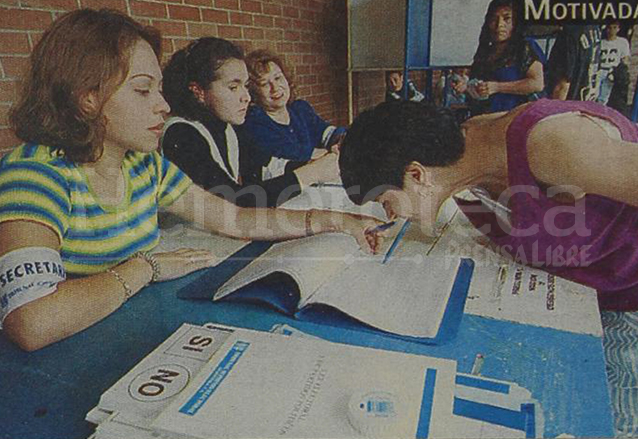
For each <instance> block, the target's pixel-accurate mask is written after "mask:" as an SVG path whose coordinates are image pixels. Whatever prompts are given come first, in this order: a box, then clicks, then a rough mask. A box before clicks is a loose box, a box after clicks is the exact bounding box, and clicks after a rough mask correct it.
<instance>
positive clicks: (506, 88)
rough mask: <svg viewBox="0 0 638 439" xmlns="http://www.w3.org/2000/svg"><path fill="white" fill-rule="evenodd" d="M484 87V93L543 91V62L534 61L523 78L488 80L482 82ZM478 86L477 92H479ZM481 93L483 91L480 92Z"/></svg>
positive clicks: (518, 93) (520, 93)
mask: <svg viewBox="0 0 638 439" xmlns="http://www.w3.org/2000/svg"><path fill="white" fill-rule="evenodd" d="M483 86H484V87H486V89H487V90H486V93H487V94H488V96H489V95H491V94H494V93H510V94H517V95H527V94H530V93H536V92H540V91H543V88H544V87H545V81H544V79H543V64H541V63H540V62H539V61H534V62H533V63H532V65H531V66H530V67H529V69H527V73H526V75H525V78H523V79H519V80H518V81H507V82H492V81H488V82H485V83H484V84H483ZM480 87H481V86H479V92H481V89H480ZM482 94H483V93H482Z"/></svg>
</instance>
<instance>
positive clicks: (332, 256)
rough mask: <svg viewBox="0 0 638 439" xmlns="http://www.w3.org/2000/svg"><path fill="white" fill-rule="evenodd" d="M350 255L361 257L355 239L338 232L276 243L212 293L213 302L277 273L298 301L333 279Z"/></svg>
mask: <svg viewBox="0 0 638 439" xmlns="http://www.w3.org/2000/svg"><path fill="white" fill-rule="evenodd" d="M353 255H363V253H362V251H361V250H360V249H359V245H358V244H357V242H356V241H355V239H354V238H353V237H351V236H349V235H344V234H341V233H325V234H321V235H316V236H310V237H307V238H301V239H295V240H291V241H285V242H281V243H277V244H275V245H273V246H272V247H271V248H269V249H268V250H267V251H266V252H265V253H264V254H263V255H261V256H260V257H259V258H257V259H255V260H254V261H252V262H251V263H250V264H249V265H248V266H247V267H246V268H244V269H243V270H241V271H239V272H238V273H237V274H236V275H234V276H233V277H232V278H230V279H229V280H228V282H226V283H225V284H224V285H222V286H221V288H220V289H219V290H218V291H217V293H215V296H214V300H216V299H221V298H223V297H224V296H226V295H228V294H230V293H231V292H233V291H235V290H237V289H239V288H241V287H243V286H245V285H248V284H250V283H251V282H253V281H255V280H257V279H260V278H261V277H263V276H265V275H266V274H269V273H272V272H275V271H278V272H282V273H286V274H288V275H290V276H291V277H292V278H293V279H294V280H295V282H297V284H298V285H299V290H300V294H301V302H303V301H304V300H305V299H306V298H307V297H308V296H309V295H311V294H312V293H313V292H314V291H315V290H316V289H317V288H319V286H320V285H321V284H323V283H324V282H326V281H327V280H328V279H331V278H332V277H334V276H335V273H337V272H339V271H341V270H342V269H343V267H344V266H345V261H346V260H349V259H350V258H352V257H353Z"/></svg>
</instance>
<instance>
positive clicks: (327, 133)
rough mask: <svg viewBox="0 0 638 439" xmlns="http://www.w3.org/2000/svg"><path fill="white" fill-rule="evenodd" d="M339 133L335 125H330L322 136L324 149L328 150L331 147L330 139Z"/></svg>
mask: <svg viewBox="0 0 638 439" xmlns="http://www.w3.org/2000/svg"><path fill="white" fill-rule="evenodd" d="M335 131H337V127H336V126H334V125H329V126H328V127H326V129H325V130H323V134H322V135H321V144H322V145H323V147H324V148H328V147H329V146H330V138H331V137H332V135H333V134H334V132H335Z"/></svg>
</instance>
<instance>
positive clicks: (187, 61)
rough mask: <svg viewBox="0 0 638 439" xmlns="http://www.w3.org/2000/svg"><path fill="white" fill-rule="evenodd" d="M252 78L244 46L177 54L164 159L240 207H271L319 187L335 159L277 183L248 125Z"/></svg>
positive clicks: (217, 41)
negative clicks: (245, 127)
mask: <svg viewBox="0 0 638 439" xmlns="http://www.w3.org/2000/svg"><path fill="white" fill-rule="evenodd" d="M247 83H248V72H247V70H246V63H245V62H244V54H243V52H242V50H241V48H239V47H238V46H236V45H235V44H233V43H231V42H230V41H226V40H224V39H221V38H214V37H206V38H200V39H198V40H196V41H193V42H192V43H190V44H189V45H188V46H187V47H186V48H184V49H182V50H179V51H177V52H176V53H175V54H173V56H172V57H171V59H170V61H169V62H168V64H167V66H166V67H165V69H164V96H165V97H166V100H167V102H168V104H169V105H170V107H171V110H172V115H173V117H171V118H170V119H168V121H167V123H166V125H165V132H164V135H163V137H162V150H163V152H164V155H165V156H166V157H167V158H168V159H169V160H171V161H172V162H173V163H175V164H176V165H178V166H179V167H180V169H182V170H183V171H184V172H185V173H186V174H187V175H188V176H189V177H190V178H191V179H192V180H193V181H194V182H195V183H197V184H198V185H200V186H201V187H203V188H204V189H206V190H208V191H210V192H212V193H215V194H217V195H219V196H221V197H223V198H225V199H227V200H228V201H231V202H233V203H235V204H237V205H240V206H268V207H272V206H275V205H279V204H281V203H283V202H285V201H287V200H288V199H289V198H290V197H293V196H296V195H298V194H299V193H300V190H301V188H302V187H304V186H307V185H310V184H313V183H317V182H319V181H321V180H322V175H323V174H325V173H326V171H325V169H326V166H328V167H330V168H331V169H332V170H333V171H332V173H333V174H336V173H337V165H336V155H335V156H334V158H332V159H331V160H330V161H329V162H326V161H325V160H324V161H323V162H322V161H316V162H313V163H312V164H309V165H307V166H304V167H303V168H299V169H296V170H295V171H294V172H289V173H286V174H283V175H278V176H276V178H272V179H270V178H269V177H271V175H270V174H269V172H268V170H267V166H268V164H269V162H270V161H271V159H272V156H271V155H270V153H268V152H267V151H264V150H260V149H259V148H258V147H257V145H256V144H255V141H254V140H253V138H252V136H251V135H250V134H249V133H248V132H247V131H246V130H244V129H242V128H241V127H238V126H239V125H241V124H243V123H244V119H245V117H246V111H247V110H248V105H249V103H250V94H249V93H248V89H247Z"/></svg>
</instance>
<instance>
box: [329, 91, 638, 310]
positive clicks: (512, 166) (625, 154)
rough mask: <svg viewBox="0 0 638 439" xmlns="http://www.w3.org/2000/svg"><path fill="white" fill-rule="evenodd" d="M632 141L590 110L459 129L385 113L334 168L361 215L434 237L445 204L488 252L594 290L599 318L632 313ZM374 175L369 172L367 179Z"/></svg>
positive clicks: (368, 122)
mask: <svg viewBox="0 0 638 439" xmlns="http://www.w3.org/2000/svg"><path fill="white" fill-rule="evenodd" d="M636 142H638V129H637V128H636V126H635V125H634V124H633V123H632V122H630V121H629V120H628V119H626V118H625V117H623V116H622V115H621V114H620V113H618V112H617V111H615V110H613V109H611V108H608V107H605V106H603V105H600V104H597V103H593V102H577V101H558V100H547V99H542V100H539V101H535V102H532V103H528V104H524V105H523V106H521V107H517V108H516V109H514V110H512V111H510V112H507V113H504V112H501V113H494V114H488V115H482V116H477V117H474V118H470V119H468V120H467V121H466V122H465V123H463V124H462V125H460V126H459V125H457V123H456V121H455V119H454V117H453V115H452V114H451V113H450V112H449V110H447V109H441V108H437V107H434V106H430V105H426V104H420V103H414V102H397V103H385V104H381V105H379V106H377V107H376V108H375V109H373V110H370V111H367V112H364V113H362V114H361V115H360V116H359V117H358V118H357V119H356V120H355V121H354V123H353V125H352V126H351V127H350V129H349V130H348V134H347V135H346V138H345V139H344V142H343V144H342V146H341V153H340V158H339V166H340V170H341V178H342V180H343V183H344V185H345V186H346V187H351V186H355V185H359V189H360V190H359V191H357V192H355V191H353V190H351V191H349V195H350V197H351V199H352V200H353V201H354V202H356V203H359V204H361V203H363V202H366V201H369V200H377V201H379V202H381V203H382V204H383V206H384V208H385V210H386V212H387V214H388V216H389V217H390V218H392V217H395V216H400V217H408V218H414V219H416V220H418V222H419V223H420V225H421V226H422V228H423V231H424V232H425V233H427V234H430V235H436V231H435V230H434V228H435V227H434V224H435V219H436V216H437V212H438V210H439V207H440V206H441V204H442V203H443V201H444V200H445V199H447V198H448V197H450V196H452V195H455V194H457V193H459V192H460V191H462V190H466V189H470V190H471V191H472V192H473V193H474V194H475V195H476V197H477V198H478V201H464V200H462V199H461V198H460V197H457V203H458V204H459V206H460V207H461V209H462V210H463V211H464V212H465V213H466V215H467V216H468V218H469V219H470V221H471V222H472V223H473V225H474V226H475V227H477V228H479V230H481V231H482V232H483V233H485V234H486V235H487V236H488V237H489V238H490V241H491V243H492V244H493V245H494V247H495V250H497V251H499V252H500V253H501V254H503V255H505V256H509V257H511V258H512V259H514V260H515V261H517V262H520V263H523V264H530V265H534V266H536V267H539V268H542V269H544V270H546V271H548V272H550V273H553V274H556V275H558V276H562V277H564V278H567V279H571V280H573V281H576V282H579V283H582V284H585V285H587V286H590V287H593V288H595V289H596V290H597V291H598V300H599V304H600V307H601V309H613V310H636V309H638V208H637V207H636V206H637V205H638V193H637V192H636V187H638V174H637V173H636V169H638V149H637V147H638V145H637V144H636ZM372 169H374V170H375V172H370V170H372Z"/></svg>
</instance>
